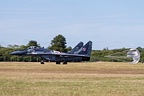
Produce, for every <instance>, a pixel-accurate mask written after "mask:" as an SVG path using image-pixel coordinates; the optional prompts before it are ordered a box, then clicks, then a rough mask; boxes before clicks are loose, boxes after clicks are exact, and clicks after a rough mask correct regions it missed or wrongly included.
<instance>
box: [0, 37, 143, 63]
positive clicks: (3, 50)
mask: <svg viewBox="0 0 144 96" xmlns="http://www.w3.org/2000/svg"><path fill="white" fill-rule="evenodd" d="M66 44H67V43H66V38H65V37H64V36H62V35H58V36H56V37H54V39H53V40H52V41H51V46H49V47H48V49H51V50H57V51H61V52H68V51H70V50H71V49H72V48H71V47H67V46H66ZM29 46H40V44H38V43H37V41H34V40H31V41H29V42H28V44H27V45H8V46H7V47H3V46H1V45H0V61H1V62H2V61H19V62H37V61H40V58H39V57H31V56H27V57H21V56H12V55H10V53H11V52H12V51H15V50H24V49H26V48H27V47H29ZM137 49H138V50H139V51H140V53H141V62H143V61H144V48H141V47H138V48H137ZM128 50H129V49H128V48H121V49H113V50H109V49H108V48H104V49H103V50H93V51H92V53H91V59H90V61H92V62H95V61H109V62H129V61H131V60H130V59H129V58H126V53H127V52H128Z"/></svg>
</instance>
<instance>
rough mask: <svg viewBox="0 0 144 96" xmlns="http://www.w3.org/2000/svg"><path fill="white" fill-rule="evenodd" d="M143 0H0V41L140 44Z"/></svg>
mask: <svg viewBox="0 0 144 96" xmlns="http://www.w3.org/2000/svg"><path fill="white" fill-rule="evenodd" d="M143 4H144V0H1V1H0V45H1V46H8V45H9V44H11V45H14V44H17V45H26V44H28V42H29V41H30V40H35V41H37V42H38V43H39V44H40V45H41V46H44V47H48V46H50V43H51V40H52V39H53V38H54V37H55V36H57V35H59V34H61V35H63V36H64V37H65V38H66V42H67V46H68V47H69V46H71V47H74V46H75V45H76V44H77V43H79V42H80V41H83V42H84V43H86V42H88V41H89V40H91V41H92V42H93V50H101V49H103V48H109V49H118V48H123V47H125V48H137V47H139V46H140V47H142V48H144V38H143V37H144V6H143Z"/></svg>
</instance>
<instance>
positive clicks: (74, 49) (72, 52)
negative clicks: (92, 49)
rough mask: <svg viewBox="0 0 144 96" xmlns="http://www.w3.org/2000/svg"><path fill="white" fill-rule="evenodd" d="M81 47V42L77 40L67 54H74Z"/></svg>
mask: <svg viewBox="0 0 144 96" xmlns="http://www.w3.org/2000/svg"><path fill="white" fill-rule="evenodd" d="M82 47H83V42H79V43H78V44H77V45H76V46H75V47H74V48H73V49H72V50H71V51H70V52H68V54H74V53H75V52H77V51H78V50H80V49H81V48H82Z"/></svg>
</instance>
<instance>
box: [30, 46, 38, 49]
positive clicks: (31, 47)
mask: <svg viewBox="0 0 144 96" xmlns="http://www.w3.org/2000/svg"><path fill="white" fill-rule="evenodd" d="M39 48H41V47H39V46H30V47H28V48H27V49H39Z"/></svg>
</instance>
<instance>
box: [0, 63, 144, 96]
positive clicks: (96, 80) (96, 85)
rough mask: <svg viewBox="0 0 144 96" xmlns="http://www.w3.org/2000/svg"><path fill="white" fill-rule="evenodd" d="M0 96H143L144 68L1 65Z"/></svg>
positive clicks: (133, 66) (49, 64) (135, 66)
mask: <svg viewBox="0 0 144 96" xmlns="http://www.w3.org/2000/svg"><path fill="white" fill-rule="evenodd" d="M0 96H144V64H141V63H139V64H135V65H131V64H129V63H112V62H93V63H68V65H56V64H55V63H45V65H40V64H39V63H35V62H33V63H27V62H23V63H21V62H1V63H0Z"/></svg>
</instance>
